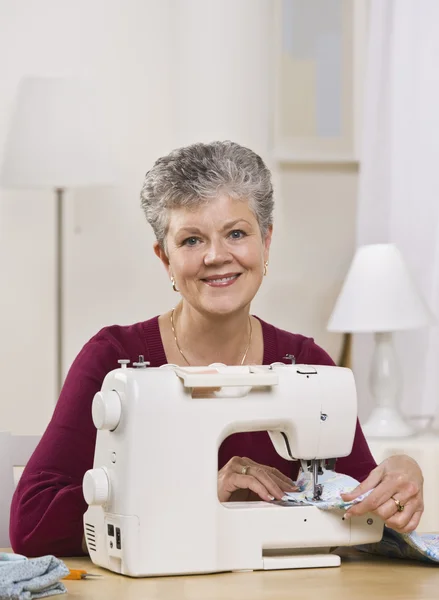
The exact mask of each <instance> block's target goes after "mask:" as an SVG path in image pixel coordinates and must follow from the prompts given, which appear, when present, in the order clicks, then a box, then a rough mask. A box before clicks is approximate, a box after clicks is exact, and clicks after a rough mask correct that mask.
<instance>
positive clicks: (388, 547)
mask: <svg viewBox="0 0 439 600" xmlns="http://www.w3.org/2000/svg"><path fill="white" fill-rule="evenodd" d="M319 483H322V484H323V493H322V497H321V500H318V501H314V500H313V499H312V496H313V485H312V475H311V473H309V472H306V473H303V472H302V473H300V475H299V479H298V480H297V482H296V485H297V487H298V488H299V491H298V492H288V493H287V494H285V496H284V498H283V500H284V501H285V502H289V503H292V504H312V505H314V506H317V507H318V508H320V509H322V510H334V509H341V510H347V509H348V508H349V507H350V506H353V505H354V504H358V502H361V500H363V499H364V498H366V497H367V496H368V495H369V494H370V493H371V491H372V490H370V491H369V492H367V493H366V494H363V495H362V496H359V497H358V498H355V500H353V501H352V502H344V501H343V500H342V498H341V496H340V494H343V493H345V492H350V491H352V490H353V489H354V488H356V487H357V485H358V481H356V480H355V479H353V478H352V477H349V476H348V475H341V474H340V473H334V472H333V471H324V473H323V475H321V476H319ZM356 548H357V549H358V550H361V551H362V552H370V553H372V554H380V555H381V556H387V557H390V558H408V559H412V560H420V561H423V562H428V563H432V562H433V563H439V535H436V534H433V533H428V534H422V535H421V534H419V533H416V531H413V532H412V533H398V532H397V531H394V530H393V529H390V528H388V527H384V533H383V538H382V540H381V541H380V542H376V543H374V544H363V545H361V546H356Z"/></svg>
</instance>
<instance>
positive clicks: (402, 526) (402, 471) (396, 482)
mask: <svg viewBox="0 0 439 600" xmlns="http://www.w3.org/2000/svg"><path fill="white" fill-rule="evenodd" d="M423 484H424V478H423V476H422V471H421V469H420V468H419V465H418V463H417V462H416V461H415V460H413V459H412V458H410V457H409V456H406V455H400V456H390V457H389V458H386V460H384V461H383V462H382V463H381V464H380V465H378V466H377V467H376V468H375V469H373V471H371V472H370V474H369V477H367V479H365V480H364V481H363V482H362V483H360V485H358V486H357V487H356V488H355V489H354V490H352V492H350V493H349V494H342V499H343V500H344V501H345V502H350V501H351V500H354V499H355V498H357V497H358V496H360V495H361V494H364V493H365V492H368V491H369V490H371V489H373V488H375V489H374V491H373V492H371V493H370V494H369V496H368V497H367V498H365V499H364V500H362V502H359V503H358V504H356V505H355V506H352V507H351V508H349V510H348V511H347V512H346V515H345V517H347V518H349V517H351V516H359V515H364V514H366V513H368V512H372V513H374V514H376V515H377V516H379V517H380V518H381V519H383V521H384V522H385V524H386V525H387V526H388V527H391V528H392V529H395V530H396V531H399V532H400V533H409V532H410V531H413V530H414V529H416V527H417V526H418V524H419V521H420V519H421V516H422V513H423V511H424V501H423Z"/></svg>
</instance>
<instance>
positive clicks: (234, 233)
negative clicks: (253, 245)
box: [230, 229, 245, 240]
mask: <svg viewBox="0 0 439 600" xmlns="http://www.w3.org/2000/svg"><path fill="white" fill-rule="evenodd" d="M244 236H245V233H244V232H243V231H242V230H241V229H234V230H233V231H231V232H230V237H231V238H232V239H233V240H239V239H241V238H243V237H244Z"/></svg>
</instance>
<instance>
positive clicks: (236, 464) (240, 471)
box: [218, 456, 297, 502]
mask: <svg viewBox="0 0 439 600" xmlns="http://www.w3.org/2000/svg"><path fill="white" fill-rule="evenodd" d="M244 489H246V490H249V491H252V492H254V493H255V494H256V495H257V496H259V498H261V499H262V500H265V501H268V502H269V501H271V500H274V499H276V500H281V499H282V498H283V497H284V495H285V492H296V491H297V487H296V486H295V485H294V482H293V481H292V480H291V479H289V477H287V476H286V475H284V474H283V473H281V472H280V471H278V470H277V469H275V468H274V467H267V466H265V465H260V464H259V463H257V462H255V461H254V460H251V459H250V458H240V457H239V456H234V457H233V458H231V459H230V460H229V462H228V463H227V464H225V465H224V467H223V468H222V469H221V470H220V471H219V472H218V499H219V500H220V502H227V501H228V500H230V497H231V495H232V494H233V493H234V492H236V491H237V490H244Z"/></svg>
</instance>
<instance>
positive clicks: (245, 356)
mask: <svg viewBox="0 0 439 600" xmlns="http://www.w3.org/2000/svg"><path fill="white" fill-rule="evenodd" d="M174 310H175V309H174V308H173V309H172V310H171V329H172V333H173V334H174V340H175V345H176V346H177V348H178V351H179V352H180V354H181V355H182V357H183V358H184V360H185V361H186V362H187V364H188V365H189V366H190V362H189V361H188V359H187V358H186V357H185V355H184V354H183V350H182V349H181V348H180V345H179V343H178V340H177V334H176V332H175V327H174ZM248 322H249V324H250V335H249V336H248V344H247V347H246V349H245V352H244V356H243V357H242V359H241V362H240V363H239V364H240V365H243V364H244V361H245V359H246V358H247V354H248V351H249V348H250V344H251V343H252V333H253V328H252V320H251V317H250V315H249V317H248Z"/></svg>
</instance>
